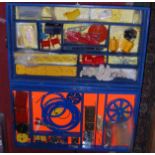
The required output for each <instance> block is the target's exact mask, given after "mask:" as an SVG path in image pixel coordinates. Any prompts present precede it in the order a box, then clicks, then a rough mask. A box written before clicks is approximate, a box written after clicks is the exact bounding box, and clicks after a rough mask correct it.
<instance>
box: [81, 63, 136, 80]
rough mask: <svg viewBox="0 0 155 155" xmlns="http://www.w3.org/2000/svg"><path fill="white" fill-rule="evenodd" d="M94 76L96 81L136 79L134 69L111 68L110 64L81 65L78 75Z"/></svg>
mask: <svg viewBox="0 0 155 155" xmlns="http://www.w3.org/2000/svg"><path fill="white" fill-rule="evenodd" d="M83 76H88V77H93V76H94V77H96V79H97V80H98V81H112V80H114V79H115V78H126V79H131V80H134V81H135V80H136V77H137V71H136V69H121V68H111V67H110V66H104V65H100V66H99V67H83V69H82V71H81V72H80V77H83Z"/></svg>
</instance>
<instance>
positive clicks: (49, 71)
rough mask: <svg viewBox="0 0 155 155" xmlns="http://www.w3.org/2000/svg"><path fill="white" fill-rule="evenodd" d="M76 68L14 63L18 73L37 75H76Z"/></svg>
mask: <svg viewBox="0 0 155 155" xmlns="http://www.w3.org/2000/svg"><path fill="white" fill-rule="evenodd" d="M76 71H77V68H76V67H74V66H45V65H44V66H30V67H29V66H24V65H20V64H17V65H16V74H18V75H38V76H69V77H75V76H76Z"/></svg>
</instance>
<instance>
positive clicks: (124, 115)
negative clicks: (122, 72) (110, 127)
mask: <svg viewBox="0 0 155 155" xmlns="http://www.w3.org/2000/svg"><path fill="white" fill-rule="evenodd" d="M106 109H107V115H108V117H109V119H110V121H111V122H115V123H119V122H124V121H127V120H128V119H129V118H130V117H131V115H132V113H133V108H132V105H131V104H130V102H129V101H127V100H125V99H121V98H120V99H116V100H113V101H111V102H110V104H109V105H108V107H107V108H106Z"/></svg>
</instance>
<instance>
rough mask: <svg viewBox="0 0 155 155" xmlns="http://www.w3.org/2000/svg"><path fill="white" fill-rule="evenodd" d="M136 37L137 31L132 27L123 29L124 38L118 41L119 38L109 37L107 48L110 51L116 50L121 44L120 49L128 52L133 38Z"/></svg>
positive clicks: (132, 44) (132, 43)
mask: <svg viewBox="0 0 155 155" xmlns="http://www.w3.org/2000/svg"><path fill="white" fill-rule="evenodd" d="M136 37H137V31H136V30H134V29H133V28H130V29H127V30H125V31H124V40H123V41H122V42H121V43H119V40H118V39H116V37H113V38H112V39H110V43H109V50H110V51H111V52H117V51H118V48H119V46H120V44H122V45H121V51H122V52H124V53H129V52H130V51H131V49H132V48H133V46H134V42H133V40H134V39H135V38H136Z"/></svg>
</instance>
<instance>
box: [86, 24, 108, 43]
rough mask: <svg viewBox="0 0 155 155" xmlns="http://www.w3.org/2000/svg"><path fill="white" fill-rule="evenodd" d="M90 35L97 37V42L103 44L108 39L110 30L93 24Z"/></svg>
mask: <svg viewBox="0 0 155 155" xmlns="http://www.w3.org/2000/svg"><path fill="white" fill-rule="evenodd" d="M88 33H89V35H96V36H97V37H96V38H97V41H99V42H102V41H104V40H106V39H107V37H108V30H107V28H106V27H105V26H104V25H99V24H93V25H91V26H90V27H89V30H88Z"/></svg>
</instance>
